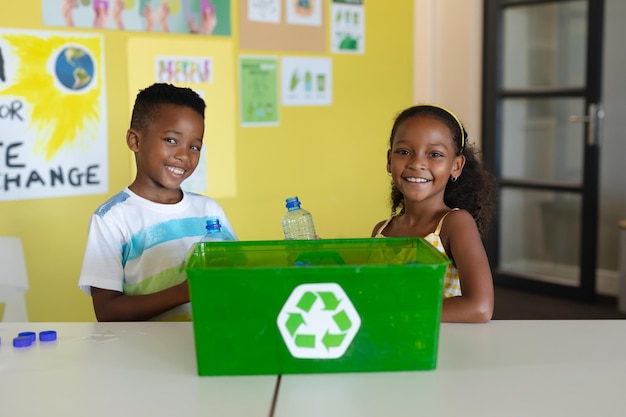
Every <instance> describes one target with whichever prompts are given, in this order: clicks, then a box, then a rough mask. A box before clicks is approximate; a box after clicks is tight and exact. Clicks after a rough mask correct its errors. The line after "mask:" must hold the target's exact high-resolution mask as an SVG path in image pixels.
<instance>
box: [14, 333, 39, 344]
mask: <svg viewBox="0 0 626 417" xmlns="http://www.w3.org/2000/svg"><path fill="white" fill-rule="evenodd" d="M17 335H18V336H19V337H21V336H26V337H30V341H31V343H32V342H34V341H35V340H37V333H35V332H20V333H18V334H17Z"/></svg>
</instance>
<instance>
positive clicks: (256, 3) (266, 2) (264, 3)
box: [248, 0, 282, 23]
mask: <svg viewBox="0 0 626 417" xmlns="http://www.w3.org/2000/svg"><path fill="white" fill-rule="evenodd" d="M281 1H282V0H249V1H248V20H250V21H252V22H263V23H280V3H281Z"/></svg>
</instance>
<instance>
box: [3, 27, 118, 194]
mask: <svg viewBox="0 0 626 417" xmlns="http://www.w3.org/2000/svg"><path fill="white" fill-rule="evenodd" d="M105 91H106V89H105V77H104V74H103V40H102V36H101V35H79V34H64V33H59V32H40V31H18V30H4V29H0V125H1V126H2V129H0V201H6V200H26V199H37V198H51V197H64V196H74V195H86V194H99V193H106V192H107V191H108V176H109V175H108V156H107V136H108V135H107V125H108V122H107V114H106V100H105V98H106V96H105Z"/></svg>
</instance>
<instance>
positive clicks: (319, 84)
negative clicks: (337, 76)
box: [280, 57, 333, 106]
mask: <svg viewBox="0 0 626 417" xmlns="http://www.w3.org/2000/svg"><path fill="white" fill-rule="evenodd" d="M280 65H281V75H282V77H281V87H282V104H283V106H330V105H331V104H332V102H333V94H332V88H333V79H332V74H333V71H332V60H331V59H330V58H305V57H283V58H282V60H281V64H280Z"/></svg>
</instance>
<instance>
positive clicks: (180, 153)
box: [126, 104, 204, 203]
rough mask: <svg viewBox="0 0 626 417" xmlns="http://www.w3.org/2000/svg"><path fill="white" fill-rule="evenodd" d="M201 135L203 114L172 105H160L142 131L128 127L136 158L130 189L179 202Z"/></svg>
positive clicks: (194, 164) (195, 162) (151, 197)
mask: <svg viewBox="0 0 626 417" xmlns="http://www.w3.org/2000/svg"><path fill="white" fill-rule="evenodd" d="M203 136H204V119H203V118H202V116H200V115H199V114H198V113H196V112H195V111H194V110H193V109H191V108H189V107H186V106H179V105H174V104H162V105H161V106H160V108H159V114H158V116H157V117H155V119H154V120H153V121H152V122H150V124H149V125H148V127H147V128H146V129H144V130H143V131H141V132H138V131H135V130H133V129H130V130H129V131H128V133H127V136H126V140H127V142H128V146H129V147H130V149H131V150H132V151H133V152H135V157H136V161H137V177H136V179H135V181H134V182H133V184H132V186H131V189H132V190H133V192H135V193H137V194H139V195H141V196H142V197H144V198H147V199H149V200H152V201H156V202H162V203H168V202H170V203H171V202H176V201H178V200H179V199H180V190H179V188H180V184H181V183H182V182H183V180H185V179H186V178H188V177H189V176H190V175H191V174H193V171H194V170H195V169H196V167H197V166H198V162H199V160H200V150H201V149H202V137H203Z"/></svg>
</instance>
